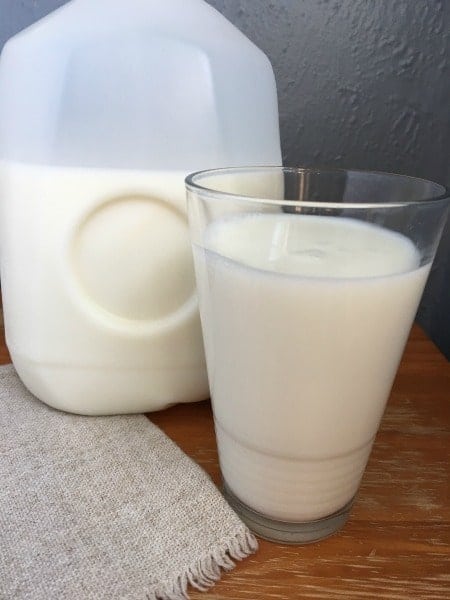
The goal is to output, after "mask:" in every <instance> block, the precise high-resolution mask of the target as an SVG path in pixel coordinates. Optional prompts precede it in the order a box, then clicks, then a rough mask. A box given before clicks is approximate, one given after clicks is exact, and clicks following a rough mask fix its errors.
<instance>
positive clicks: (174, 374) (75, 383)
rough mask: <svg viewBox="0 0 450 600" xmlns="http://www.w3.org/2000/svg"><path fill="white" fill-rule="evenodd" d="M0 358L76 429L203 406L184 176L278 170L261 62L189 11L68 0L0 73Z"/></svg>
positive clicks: (188, 4) (271, 86) (246, 46)
mask: <svg viewBox="0 0 450 600" xmlns="http://www.w3.org/2000/svg"><path fill="white" fill-rule="evenodd" d="M0 161H1V162H0V200H1V215H0V227H1V231H0V243H1V252H0V258H1V286H2V294H3V306H4V318H5V329H6V339H7V345H8V348H9V351H10V354H11V357H12V361H13V363H14V365H15V367H16V370H17V372H18V374H19V376H20V377H21V379H22V380H23V382H24V383H25V385H26V386H27V387H28V388H29V390H30V391H31V392H32V393H33V394H35V395H36V396H37V397H38V398H40V399H41V400H43V401H44V402H46V403H48V404H50V405H51V406H54V407H56V408H59V409H62V410H66V411H71V412H76V413H81V414H113V413H128V412H130V413H131V412H142V411H151V410H156V409H160V408H163V407H165V406H168V405H170V404H174V403H178V402H190V401H195V400H201V399H203V398H206V397H207V396H208V383H207V376H206V369H205V362H204V355H203V343H202V337H201V330H200V323H199V316H198V309H197V299H196V293H195V283H194V274H193V266H192V258H191V250H190V244H189V234H188V227H187V217H186V212H185V191H184V178H185V176H186V175H187V174H188V173H189V172H192V171H195V170H199V169H205V168H212V167H220V166H231V165H245V164H279V163H280V162H281V156H280V144H279V130H278V110H277V100H276V88H275V81H274V76H273V72H272V69H271V66H270V63H269V61H268V60H267V58H266V57H265V56H264V54H263V53H262V52H261V51H260V50H259V49H258V48H256V47H255V46H254V45H253V44H252V43H251V42H250V41H249V40H248V39H247V38H246V37H245V36H244V35H243V34H242V33H240V32H239V31H238V30H237V29H236V28H235V27H233V26H232V25H231V24H230V23H229V22H228V21H227V20H226V19H225V18H224V17H223V16H222V15H220V14H219V13H218V12H217V11H216V10H215V9H213V8H211V7H210V6H209V5H208V4H206V3H205V2H203V1H201V0H164V1H163V2H162V1H161V0H127V2H124V1H123V0H73V1H72V2H69V3H68V4H66V5H64V6H63V7H62V8H60V9H58V10H56V11H55V12H54V13H52V14H50V15H49V16H47V17H45V18H44V19H42V20H41V21H39V22H37V23H36V24H34V25H32V26H31V27H29V28H28V29H26V30H25V31H23V32H21V33H19V34H18V35H16V36H15V37H14V38H12V39H11V40H10V41H9V42H8V43H7V44H6V46H5V48H4V50H3V52H2V55H1V59H0Z"/></svg>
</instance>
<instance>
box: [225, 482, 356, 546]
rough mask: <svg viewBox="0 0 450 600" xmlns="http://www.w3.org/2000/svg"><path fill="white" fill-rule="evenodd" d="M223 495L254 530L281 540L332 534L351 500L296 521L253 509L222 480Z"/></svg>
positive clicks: (345, 516)
mask: <svg viewBox="0 0 450 600" xmlns="http://www.w3.org/2000/svg"><path fill="white" fill-rule="evenodd" d="M223 495H224V496H225V498H226V500H227V501H228V503H229V504H230V506H231V507H232V508H233V509H234V511H235V512H236V513H237V514H238V515H239V517H240V518H241V519H242V520H243V521H244V523H245V524H246V525H248V527H249V528H250V529H251V530H252V531H253V533H255V534H256V535H257V536H258V537H261V538H263V539H265V540H269V541H270V542H279V543H282V544H311V543H312V542H318V541H319V540H323V539H324V538H327V537H329V536H330V535H333V533H336V532H337V531H339V529H341V528H342V527H343V526H344V524H345V522H346V521H347V519H348V516H349V514H350V509H351V507H352V504H353V500H354V499H353V498H352V499H351V500H350V502H348V503H347V504H346V505H345V506H344V507H343V508H341V509H340V510H338V511H336V512H335V513H333V514H332V515H329V516H327V517H323V518H322V519H317V520H315V521H304V522H299V523H296V522H289V521H277V520H276V519H271V518H270V517H266V516H264V515H262V514H261V513H258V512H256V511H254V510H253V509H252V508H250V507H249V506H247V505H246V504H244V503H243V502H241V501H240V500H239V498H237V497H236V496H235V495H234V494H233V492H232V491H231V490H230V488H229V487H228V486H227V484H226V483H225V482H224V483H223Z"/></svg>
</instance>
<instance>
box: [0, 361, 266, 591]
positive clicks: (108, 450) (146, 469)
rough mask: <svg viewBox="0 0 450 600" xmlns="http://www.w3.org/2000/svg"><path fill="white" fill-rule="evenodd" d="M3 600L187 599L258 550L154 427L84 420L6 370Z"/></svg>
mask: <svg viewBox="0 0 450 600" xmlns="http://www.w3.org/2000/svg"><path fill="white" fill-rule="evenodd" d="M0 536H1V539H0V598H1V599H2V600H24V599H30V600H31V599H32V600H66V599H68V600H87V599H92V600H101V599H108V600H115V599H119V598H120V599H130V600H139V599H148V600H150V599H160V598H161V599H166V598H167V599H170V600H172V599H178V598H187V589H188V586H189V584H191V585H193V586H195V587H196V588H198V589H200V590H204V589H207V588H208V587H209V586H210V585H212V584H213V583H214V582H216V581H217V580H218V579H219V578H220V574H221V570H222V569H225V570H229V569H231V568H232V567H233V566H234V563H233V559H242V558H244V557H245V556H247V555H248V554H250V553H252V552H253V551H255V550H256V540H255V538H254V537H253V536H252V535H251V534H250V532H249V530H248V529H247V528H246V526H245V525H243V524H242V522H241V521H240V520H239V519H238V517H237V516H236V515H235V514H234V513H233V512H232V510H231V509H230V508H229V506H228V505H227V504H226V502H225V501H224V500H223V499H222V496H221V495H220V493H219V492H218V490H217V489H216V488H215V486H214V485H213V483H212V482H211V480H210V479H209V477H208V476H207V475H206V473H204V471H203V470H202V469H201V468H200V467H199V466H198V465H196V464H195V463H194V462H193V461H191V460H190V459H189V458H188V457H187V456H186V455H185V454H184V453H183V452H182V451H181V450H180V449H179V448H178V447H177V446H176V445H175V444H174V443H173V442H171V441H170V440H169V439H168V438H167V437H166V436H165V434H164V433H163V432H162V431H161V430H159V429H158V428H157V427H156V426H155V425H153V424H151V423H150V422H149V421H148V419H146V418H145V417H144V416H143V415H137V416H136V415H134V416H117V417H80V416H76V415H69V414H65V413H62V412H59V411H56V410H53V409H51V408H49V407H47V406H46V405H44V404H42V403H41V402H39V401H38V400H36V399H35V398H34V397H33V396H32V395H31V394H30V393H29V392H28V391H27V390H26V389H25V388H24V386H23V385H22V383H21V382H20V381H19V379H18V377H17V375H16V373H15V371H14V369H13V367H12V366H11V365H7V366H4V367H0Z"/></svg>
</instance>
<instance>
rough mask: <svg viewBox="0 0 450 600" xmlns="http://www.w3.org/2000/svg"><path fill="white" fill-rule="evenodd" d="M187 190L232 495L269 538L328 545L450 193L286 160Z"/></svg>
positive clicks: (353, 486) (355, 480)
mask: <svg viewBox="0 0 450 600" xmlns="http://www.w3.org/2000/svg"><path fill="white" fill-rule="evenodd" d="M186 185H187V196H188V214H189V224H190V231H191V240H192V247H193V254H194V261H195V271H196V280H197V289H198V296H199V302H200V314H201V321H202V329H203V336H204V342H205V349H206V359H207V368H208V378H209V384H210V390H211V397H212V405H213V412H214V421H215V429H216V437H217V444H218V450H219V460H220V467H221V471H222V475H223V480H224V491H225V495H226V497H227V499H228V500H229V502H230V504H231V505H232V506H233V507H234V509H235V510H236V511H237V512H238V513H239V514H240V516H241V517H242V518H243V520H244V521H245V522H247V524H248V525H249V526H250V527H251V528H252V529H253V531H255V533H256V534H258V535H260V536H261V537H264V538H267V539H270V540H274V541H281V542H285V543H306V542H312V541H315V540H319V539H321V538H324V537H326V536H329V535H331V534H332V533H334V532H335V531H337V530H338V529H339V528H340V527H342V525H343V524H344V523H345V521H346V520H347V518H348V515H349V511H350V508H351V506H352V503H353V501H354V498H355V494H356V493H357V490H358V487H359V484H360V482H361V478H362V476H363V473H364V469H365V466H366V463H367V460H368V458H369V455H370V451H371V448H372V444H373V442H374V439H375V435H376V433H377V429H378V426H379V424H380V420H381V417H382V415H383V411H384V408H385V405H386V402H387V399H388V397H389V393H390V390H391V386H392V383H393V380H394V377H395V374H396V371H397V368H398V365H399V362H400V358H401V356H402V353H403V349H404V346H405V342H406V340H407V338H408V334H409V331H410V328H411V325H412V322H413V320H414V316H415V314H416V310H417V307H418V305H419V301H420V298H421V295H422V292H423V288H424V285H425V282H426V280H427V277H428V274H429V271H430V267H431V264H432V261H433V258H434V255H435V252H436V248H437V245H438V243H439V239H440V235H441V232H442V229H443V226H444V223H445V219H446V213H447V211H448V205H449V202H448V200H449V196H448V190H446V189H445V188H443V187H442V186H440V185H438V184H435V183H432V182H430V181H425V180H421V179H414V178H411V177H405V176H400V175H392V174H384V173H375V172H362V171H341V170H318V169H317V170H315V169H288V168H282V167H261V168H254V167H252V168H231V169H219V170H214V171H203V172H199V173H195V174H193V175H190V176H189V177H188V178H187V179H186Z"/></svg>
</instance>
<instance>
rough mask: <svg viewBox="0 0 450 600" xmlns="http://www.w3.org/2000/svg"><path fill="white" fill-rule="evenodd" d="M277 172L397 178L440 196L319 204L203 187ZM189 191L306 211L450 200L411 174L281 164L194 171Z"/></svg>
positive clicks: (444, 188)
mask: <svg viewBox="0 0 450 600" xmlns="http://www.w3.org/2000/svg"><path fill="white" fill-rule="evenodd" d="M264 171H266V172H276V171H280V172H283V173H296V174H299V173H316V174H320V173H324V174H325V173H328V174H333V173H356V174H360V175H369V176H371V177H373V178H375V177H386V178H388V177H390V178H393V179H396V180H397V181H401V180H403V181H405V182H416V183H422V184H427V185H432V186H435V187H436V188H438V189H439V191H440V192H441V193H439V194H438V195H431V196H427V197H424V198H423V199H418V200H405V201H399V200H393V201H391V202H390V201H383V202H333V201H331V202H320V201H317V200H287V199H276V198H270V197H264V196H261V197H260V196H248V195H246V194H238V193H234V192H224V191H221V190H217V189H214V188H211V187H208V186H204V185H201V183H200V182H201V180H202V179H204V178H206V177H212V176H215V175H227V174H239V173H242V174H244V173H250V172H255V173H258V172H259V173H262V172H264ZM184 181H185V185H186V188H187V189H188V190H189V191H190V192H197V193H201V194H202V195H205V194H207V195H208V197H210V198H214V199H225V198H233V199H234V200H239V201H243V202H248V203H249V204H266V205H272V206H291V207H295V206H304V207H305V208H309V207H311V208H314V207H322V208H331V209H333V208H341V209H342V208H356V209H357V208H360V209H368V208H398V207H405V206H418V205H430V204H433V205H434V204H435V203H439V202H442V203H444V202H445V201H447V202H448V201H449V200H450V188H449V187H447V186H445V185H443V184H441V183H436V182H435V181H432V180H430V179H424V178H421V177H413V176H411V175H403V174H400V173H389V172H387V171H374V170H366V169H345V168H338V167H321V166H316V167H284V166H282V165H248V166H239V167H221V168H216V169H204V170H200V171H195V172H193V173H190V174H189V175H188V176H187V177H186V178H185V180H184Z"/></svg>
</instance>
